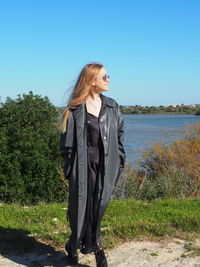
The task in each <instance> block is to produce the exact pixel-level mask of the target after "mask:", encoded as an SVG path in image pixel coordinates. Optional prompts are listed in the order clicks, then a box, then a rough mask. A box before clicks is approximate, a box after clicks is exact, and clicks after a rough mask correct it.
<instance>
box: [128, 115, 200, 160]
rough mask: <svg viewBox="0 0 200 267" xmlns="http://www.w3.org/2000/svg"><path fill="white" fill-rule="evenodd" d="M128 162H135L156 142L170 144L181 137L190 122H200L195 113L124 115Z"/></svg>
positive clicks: (199, 117)
mask: <svg viewBox="0 0 200 267" xmlns="http://www.w3.org/2000/svg"><path fill="white" fill-rule="evenodd" d="M124 121H125V140H124V141H125V150H126V154H127V162H129V163H131V164H135V163H136V162H137V161H138V160H140V159H141V158H142V156H141V152H144V151H145V150H146V149H147V148H149V147H152V145H153V144H154V143H158V142H162V143H163V142H164V143H165V144H170V143H171V142H173V141H174V140H176V139H180V138H181V136H182V132H183V129H184V127H185V126H186V125H188V124H194V123H195V122H197V121H198V122H200V116H194V115H124Z"/></svg>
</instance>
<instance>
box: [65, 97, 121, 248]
mask: <svg viewBox="0 0 200 267" xmlns="http://www.w3.org/2000/svg"><path fill="white" fill-rule="evenodd" d="M101 97H102V100H103V101H104V105H105V106H104V112H103V113H102V115H101V117H100V118H99V123H100V134H101V138H102V142H103V148H104V159H103V160H104V168H103V178H104V182H103V188H99V195H98V199H99V201H100V202H99V203H100V208H99V215H98V225H99V224H100V221H101V219H102V216H103V214H104V211H105V209H106V207H107V204H108V202H109V199H110V197H111V194H112V192H113V190H114V188H115V185H116V184H117V182H118V179H119V177H120V175H121V174H122V171H123V169H124V162H125V151H124V147H123V136H124V121H123V118H122V116H121V113H120V110H119V106H118V104H117V103H116V102H115V100H113V99H112V98H109V97H106V96H104V95H101ZM85 110H86V109H85V102H84V103H82V104H80V105H77V106H74V107H71V115H70V117H69V119H68V125H67V131H66V132H65V133H63V134H62V135H61V140H60V151H61V154H62V156H63V157H64V159H65V165H64V173H65V177H66V178H68V179H69V202H68V208H69V223H70V227H71V229H72V233H73V237H72V240H71V241H73V247H74V249H77V248H79V241H80V239H81V233H82V230H83V224H84V218H85V211H86V202H87V171H88V164H87V129H86V127H85V125H86V111H85Z"/></svg>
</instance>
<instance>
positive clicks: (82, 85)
mask: <svg viewBox="0 0 200 267" xmlns="http://www.w3.org/2000/svg"><path fill="white" fill-rule="evenodd" d="M102 68H103V65H102V64H101V63H90V64H87V65H86V66H85V67H84V68H83V69H82V70H81V72H80V74H79V76H78V79H77V81H76V84H75V86H74V88H73V91H72V93H71V96H70V98H69V101H68V104H67V106H66V108H65V109H64V111H63V116H62V132H65V131H66V127H67V121H68V118H69V116H70V113H71V111H70V108H71V107H72V106H76V105H79V104H81V103H83V102H84V101H85V100H86V98H87V96H88V95H89V93H90V91H91V89H92V83H93V82H94V80H95V79H96V78H97V75H98V74H99V72H100V70H101V69H102Z"/></svg>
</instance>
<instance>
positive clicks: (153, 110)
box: [120, 104, 200, 115]
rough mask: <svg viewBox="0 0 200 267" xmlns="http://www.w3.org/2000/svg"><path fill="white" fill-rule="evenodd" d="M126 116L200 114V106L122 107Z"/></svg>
mask: <svg viewBox="0 0 200 267" xmlns="http://www.w3.org/2000/svg"><path fill="white" fill-rule="evenodd" d="M120 108H121V111H122V113H124V114H195V115H199V114H200V105H199V104H196V105H184V104H182V105H169V106H140V105H135V106H120Z"/></svg>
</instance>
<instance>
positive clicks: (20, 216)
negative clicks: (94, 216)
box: [0, 199, 200, 253]
mask: <svg viewBox="0 0 200 267" xmlns="http://www.w3.org/2000/svg"><path fill="white" fill-rule="evenodd" d="M122 210H123V212H122ZM0 213H1V216H0V235H1V240H0V248H1V251H0V252H1V253H3V252H4V251H6V252H8V251H9V250H12V249H13V250H14V251H15V252H28V251H33V249H36V248H37V246H39V245H40V246H41V244H42V243H45V244H47V245H48V246H49V245H50V246H54V247H56V248H58V247H59V246H61V247H62V248H63V247H64V244H65V243H66V240H67V239H68V237H69V234H70V231H69V226H68V224H67V222H66V205H65V204H39V205H37V206H18V205H14V204H10V205H9V204H2V205H0ZM101 228H102V232H103V243H104V245H105V247H106V248H112V247H114V246H115V245H117V244H119V243H121V242H124V241H127V240H133V239H135V238H137V239H140V238H142V239H144V238H150V239H152V238H157V239H160V238H162V239H163V238H164V237H165V236H174V237H178V238H186V239H187V238H190V239H191V238H194V237H198V236H199V234H200V205H199V201H198V200H183V201H180V200H173V199H162V200H154V201H138V200H137V201H136V200H131V199H124V200H111V201H110V204H109V206H108V208H107V210H106V213H105V216H104V217H103V220H102V224H101ZM43 247H44V246H43Z"/></svg>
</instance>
